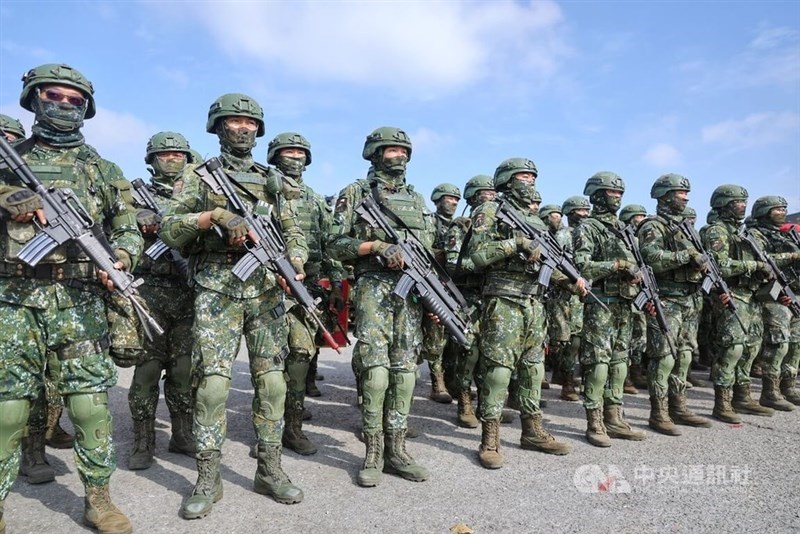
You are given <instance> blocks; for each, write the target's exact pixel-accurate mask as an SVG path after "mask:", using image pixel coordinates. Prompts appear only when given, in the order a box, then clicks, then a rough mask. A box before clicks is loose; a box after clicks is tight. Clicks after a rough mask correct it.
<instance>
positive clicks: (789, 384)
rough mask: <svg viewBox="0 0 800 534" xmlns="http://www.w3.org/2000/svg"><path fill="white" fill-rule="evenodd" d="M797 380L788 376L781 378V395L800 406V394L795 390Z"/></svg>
mask: <svg viewBox="0 0 800 534" xmlns="http://www.w3.org/2000/svg"><path fill="white" fill-rule="evenodd" d="M796 382H797V379H796V378H795V377H793V376H786V377H783V378H781V393H782V394H783V396H784V397H785V398H786V400H788V401H789V402H791V403H792V404H794V405H795V406H800V392H798V391H797V389H795V384H796Z"/></svg>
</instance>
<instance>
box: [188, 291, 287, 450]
mask: <svg viewBox="0 0 800 534" xmlns="http://www.w3.org/2000/svg"><path fill="white" fill-rule="evenodd" d="M282 302H283V292H282V291H281V289H280V288H277V287H274V288H271V289H270V290H268V291H266V292H265V293H262V294H261V295H259V296H258V297H254V298H243V299H239V298H234V297H230V296H227V295H223V294H222V293H217V292H216V291H212V290H209V289H205V288H202V287H198V288H197V289H196V292H195V307H194V309H195V322H194V328H193V338H194V348H193V351H192V359H193V365H194V367H195V373H196V375H195V379H196V380H197V381H198V382H199V384H198V388H197V394H196V399H195V413H194V426H193V428H194V435H195V442H196V444H197V450H198V452H203V451H219V450H221V449H222V443H223V442H224V441H225V436H226V433H227V419H226V415H225V404H226V401H227V399H228V392H229V389H230V380H231V374H232V368H233V362H234V360H235V359H236V355H237V353H238V352H239V345H240V343H241V339H242V336H243V335H244V339H245V344H246V346H247V351H248V355H249V358H250V376H251V382H252V384H253V388H254V389H255V395H254V397H253V414H252V420H253V427H254V428H255V431H256V435H257V436H258V441H259V443H263V444H278V443H280V441H281V435H282V434H283V410H284V402H285V397H286V381H285V379H284V377H283V369H284V359H285V358H286V356H287V354H288V353H289V349H288V347H287V338H288V326H287V321H286V315H285V313H283V304H282Z"/></svg>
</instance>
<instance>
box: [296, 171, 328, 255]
mask: <svg viewBox="0 0 800 534" xmlns="http://www.w3.org/2000/svg"><path fill="white" fill-rule="evenodd" d="M302 188H303V192H302V194H301V195H300V198H297V199H294V200H291V201H290V204H291V205H292V207H294V208H295V210H294V212H295V220H296V221H297V225H298V226H299V227H300V229H301V230H302V231H303V235H305V236H306V243H307V244H308V261H307V262H306V269H308V268H309V265H308V264H312V265H313V266H317V267H318V266H319V264H320V263H322V239H323V238H324V236H323V235H322V228H321V227H320V224H319V221H320V218H321V217H322V216H323V214H321V213H320V206H319V203H318V202H319V200H318V198H319V196H318V195H317V194H316V193H315V192H314V190H313V189H311V188H310V187H308V186H307V185H306V184H303V185H302ZM323 209H324V208H323ZM312 268H313V267H312Z"/></svg>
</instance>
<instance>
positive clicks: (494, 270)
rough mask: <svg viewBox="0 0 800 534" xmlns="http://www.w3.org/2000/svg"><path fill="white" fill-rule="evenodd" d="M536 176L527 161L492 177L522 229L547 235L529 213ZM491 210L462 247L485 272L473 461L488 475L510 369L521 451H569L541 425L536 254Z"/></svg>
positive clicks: (497, 463)
mask: <svg viewBox="0 0 800 534" xmlns="http://www.w3.org/2000/svg"><path fill="white" fill-rule="evenodd" d="M520 175H522V177H523V178H520ZM536 175H537V171H536V166H535V165H534V163H533V162H532V161H530V160H528V159H525V158H511V159H508V160H505V161H504V162H502V163H501V164H500V166H499V167H498V168H497V170H496V171H495V175H494V183H495V189H496V190H498V191H499V192H501V201H502V202H505V203H506V205H507V206H508V207H509V208H511V209H513V210H515V211H516V212H517V214H518V215H519V216H520V217H521V218H523V219H524V220H525V221H526V222H527V223H528V224H529V225H531V226H532V227H533V228H535V229H537V230H539V231H541V232H546V231H547V229H546V227H545V226H544V223H542V221H541V219H539V217H537V216H536V215H534V214H532V213H531V212H530V210H529V203H530V198H531V196H532V193H533V192H534V191H535V189H534V185H533V183H534V180H535V178H536ZM526 178H527V179H526ZM498 206H499V204H498V203H497V202H485V203H483V204H481V205H480V206H478V207H477V208H475V210H474V211H473V213H472V229H473V233H474V235H473V238H472V240H471V241H470V244H469V250H470V254H471V259H472V262H473V263H474V264H475V265H476V266H477V267H479V268H482V269H484V273H485V274H484V284H483V298H484V305H483V309H482V310H481V319H480V324H481V336H480V339H479V341H478V343H479V349H480V359H481V362H482V363H481V364H480V365H481V368H482V369H483V370H484V380H483V384H482V385H481V392H480V397H479V410H478V414H479V417H480V419H481V421H482V427H483V431H482V439H481V446H480V451H479V459H480V461H481V465H483V466H484V467H486V468H488V469H497V468H499V467H501V466H502V463H503V459H502V456H501V455H500V452H499V423H500V417H501V414H502V410H503V405H504V403H505V401H506V398H507V396H508V387H509V383H510V381H511V375H512V373H513V372H514V371H516V372H517V377H518V380H519V389H518V401H519V409H520V418H521V420H522V436H521V438H520V443H521V446H522V448H524V449H532V450H539V451H542V452H546V453H551V454H567V453H568V452H569V450H570V448H569V446H568V445H567V444H565V443H562V442H559V441H556V440H555V438H554V437H553V436H552V435H550V434H549V433H548V432H547V431H545V430H544V428H543V427H542V411H541V408H540V405H539V403H540V398H541V384H542V378H543V376H544V348H545V336H546V334H547V331H546V317H545V310H544V302H543V297H544V291H545V289H546V288H543V287H542V286H541V285H540V284H539V283H538V273H539V265H540V264H539V263H538V261H536V260H538V256H537V253H540V252H541V251H538V250H535V249H533V248H531V247H532V244H531V242H530V240H528V239H527V238H525V237H524V236H522V235H518V233H517V232H515V231H514V230H513V229H512V228H511V227H509V226H508V225H506V224H504V223H502V222H500V221H498V219H497V209H498ZM523 254H524V255H525V258H523V257H522V255H523ZM527 258H532V260H528V259H527ZM552 280H553V282H554V283H559V284H564V283H565V280H566V278H565V277H564V275H563V274H561V273H560V272H554V273H553V278H552Z"/></svg>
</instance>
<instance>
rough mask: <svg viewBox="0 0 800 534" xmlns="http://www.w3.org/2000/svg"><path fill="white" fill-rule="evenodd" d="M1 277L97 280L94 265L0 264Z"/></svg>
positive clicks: (85, 263) (83, 263)
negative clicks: (34, 265) (33, 265)
mask: <svg viewBox="0 0 800 534" xmlns="http://www.w3.org/2000/svg"><path fill="white" fill-rule="evenodd" d="M0 276H11V277H16V278H35V279H37V280H68V279H71V278H80V279H83V280H86V279H94V278H97V276H96V274H95V267H94V264H93V263H89V262H81V263H40V264H39V265H37V266H36V267H30V266H28V265H26V264H24V263H8V262H3V263H0Z"/></svg>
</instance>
